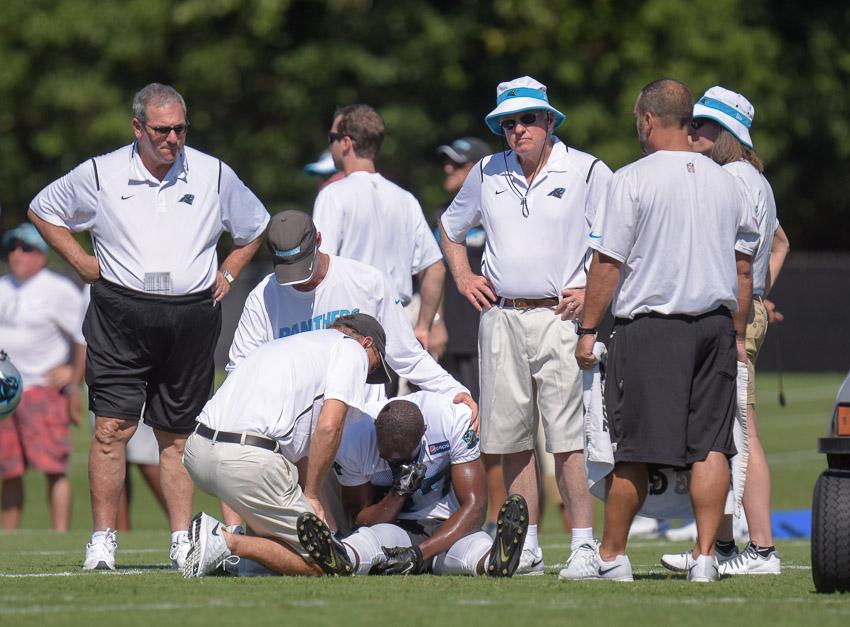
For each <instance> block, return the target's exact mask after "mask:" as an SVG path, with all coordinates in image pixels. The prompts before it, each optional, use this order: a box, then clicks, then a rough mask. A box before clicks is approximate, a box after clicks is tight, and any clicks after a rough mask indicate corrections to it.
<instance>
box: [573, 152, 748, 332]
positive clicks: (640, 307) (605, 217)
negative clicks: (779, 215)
mask: <svg viewBox="0 0 850 627" xmlns="http://www.w3.org/2000/svg"><path fill="white" fill-rule="evenodd" d="M588 243H589V245H590V247H591V248H594V249H595V250H598V251H599V252H600V253H602V254H604V255H607V256H609V257H612V258H613V259H616V260H617V261H619V262H621V263H622V264H623V266H622V268H621V271H620V285H619V287H618V289H617V293H616V295H615V296H614V301H613V304H612V306H611V309H612V311H613V313H614V315H615V316H616V317H618V318H634V317H635V316H636V315H637V314H642V313H648V312H656V313H661V314H686V315H699V314H703V313H707V312H709V311H713V310H714V309H717V308H718V307H720V306H721V305H723V306H725V307H727V308H728V309H729V310H730V311H737V309H738V301H737V295H738V274H737V270H736V264H735V251H736V250H737V251H739V252H742V253H745V254H747V255H752V254H753V253H754V252H755V249H756V245H757V243H758V227H757V225H756V222H755V218H754V217H753V214H752V209H751V206H750V203H749V202H748V200H747V198H746V195H745V194H744V192H743V189H742V188H741V186H740V185H739V184H738V183H737V181H736V180H735V178H734V177H733V176H732V175H731V174H729V173H728V172H726V171H725V170H724V169H723V168H721V167H720V166H719V165H717V164H716V163H714V161H712V160H711V159H709V158H708V157H705V156H703V155H700V154H697V153H694V152H684V151H668V150H659V151H658V152H655V153H653V154H651V155H649V156H647V157H644V158H643V159H640V160H639V161H636V162H634V163H632V164H629V165H627V166H625V167H623V168H621V169H619V170H617V173H616V174H615V175H614V178H613V180H612V181H611V186H610V188H609V190H608V194H607V196H606V200H605V203H604V204H603V206H602V208H601V209H600V211H599V213H598V214H597V216H596V220H595V221H594V223H593V229H592V230H591V232H590V234H589V235H588Z"/></svg>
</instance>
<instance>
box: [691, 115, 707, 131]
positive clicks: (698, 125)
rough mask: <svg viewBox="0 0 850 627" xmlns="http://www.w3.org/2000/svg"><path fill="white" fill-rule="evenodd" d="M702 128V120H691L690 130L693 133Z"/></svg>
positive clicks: (703, 123)
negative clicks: (692, 130)
mask: <svg viewBox="0 0 850 627" xmlns="http://www.w3.org/2000/svg"><path fill="white" fill-rule="evenodd" d="M703 126H705V120H704V119H702V118H694V119H693V120H691V128H692V129H694V130H695V131H698V130H700V129H701V128H702V127H703Z"/></svg>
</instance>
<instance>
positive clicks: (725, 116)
mask: <svg viewBox="0 0 850 627" xmlns="http://www.w3.org/2000/svg"><path fill="white" fill-rule="evenodd" d="M755 114H756V110H755V109H754V108H753V105H752V104H751V103H750V101H749V100H747V99H746V98H744V97H743V96H742V95H741V94H739V93H736V92H734V91H731V90H729V89H726V88H724V87H720V86H719V85H715V86H714V87H712V88H711V89H709V90H708V91H707V92H705V94H703V96H702V98H700V99H699V100H697V102H696V104H695V105H694V117H695V118H708V119H710V120H714V121H715V122H717V123H718V124H720V125H721V126H722V127H723V128H725V129H726V130H727V131H729V132H730V133H732V134H733V135H734V136H735V137H737V138H738V141H740V142H741V143H742V144H744V145H745V146H746V147H747V148H750V149H752V147H753V140H752V139H750V127H751V126H752V125H753V118H754V117H755Z"/></svg>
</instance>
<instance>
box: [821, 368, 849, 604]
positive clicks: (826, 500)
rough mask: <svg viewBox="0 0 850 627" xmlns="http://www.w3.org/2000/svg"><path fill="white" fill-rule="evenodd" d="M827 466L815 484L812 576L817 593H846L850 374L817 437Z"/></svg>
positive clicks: (839, 390) (847, 581)
mask: <svg viewBox="0 0 850 627" xmlns="http://www.w3.org/2000/svg"><path fill="white" fill-rule="evenodd" d="M818 452H819V453H824V454H825V455H826V462H827V466H828V468H827V469H826V470H824V471H823V473H821V476H820V477H818V480H817V483H815V495H814V502H813V504H812V578H813V579H814V582H815V589H816V590H817V591H818V592H850V374H848V375H847V378H846V379H844V383H842V384H841V387H840V388H839V389H838V396H837V397H836V399H835V409H834V410H833V412H832V420H831V421H830V423H829V436H827V437H825V438H818Z"/></svg>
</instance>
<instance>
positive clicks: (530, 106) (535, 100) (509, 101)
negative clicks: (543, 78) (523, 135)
mask: <svg viewBox="0 0 850 627" xmlns="http://www.w3.org/2000/svg"><path fill="white" fill-rule="evenodd" d="M537 109H544V110H546V111H551V112H552V113H554V114H555V128H558V127H559V126H560V125H561V123H562V122H563V121H564V117H565V116H564V114H563V113H561V112H560V111H558V110H557V109H556V108H555V107H553V106H552V105H550V104H549V96H547V95H546V85H544V84H543V83H540V82H538V81H536V80H534V79H533V78H531V77H530V76H522V77H520V78H515V79H514V80H512V81H507V82H504V83H499V86H498V87H496V108H495V109H493V110H492V111H491V112H490V113H488V114H487V117H486V118H484V122H485V123H486V124H487V128H489V129H490V130H491V131H492V132H493V133H494V134H496V135H499V136H501V135H502V127H501V126H499V118H501V117H502V116H504V115H510V114H511V113H519V112H520V111H535V110H537Z"/></svg>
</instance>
